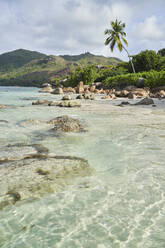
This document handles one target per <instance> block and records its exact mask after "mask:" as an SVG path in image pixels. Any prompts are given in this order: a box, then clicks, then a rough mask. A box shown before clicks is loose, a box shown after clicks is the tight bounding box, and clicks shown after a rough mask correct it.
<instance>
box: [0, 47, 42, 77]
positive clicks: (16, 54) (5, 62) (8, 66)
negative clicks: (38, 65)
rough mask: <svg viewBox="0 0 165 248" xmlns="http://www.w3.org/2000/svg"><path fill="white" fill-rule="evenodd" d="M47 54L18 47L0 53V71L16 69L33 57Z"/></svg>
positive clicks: (38, 57)
mask: <svg viewBox="0 0 165 248" xmlns="http://www.w3.org/2000/svg"><path fill="white" fill-rule="evenodd" d="M46 56H47V55H45V54H42V53H39V52H35V51H28V50H24V49H18V50H15V51H12V52H8V53H4V54H2V55H0V72H6V71H11V70H14V69H17V68H19V67H21V66H23V65H25V64H27V63H28V62H30V61H32V60H34V59H41V58H44V57H46Z"/></svg>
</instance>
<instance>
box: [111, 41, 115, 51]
mask: <svg viewBox="0 0 165 248" xmlns="http://www.w3.org/2000/svg"><path fill="white" fill-rule="evenodd" d="M115 44H116V40H115V39H114V40H112V42H111V44H110V49H111V51H112V52H113V49H114V47H115Z"/></svg>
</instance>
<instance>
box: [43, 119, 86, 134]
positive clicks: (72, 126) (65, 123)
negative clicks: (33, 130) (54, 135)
mask: <svg viewBox="0 0 165 248" xmlns="http://www.w3.org/2000/svg"><path fill="white" fill-rule="evenodd" d="M48 123H50V124H53V125H54V128H53V130H54V131H62V132H82V131H85V129H84V127H83V126H82V124H81V123H80V121H79V120H77V119H75V118H71V117H69V116H67V115H63V116H60V117H57V118H55V119H53V120H50V121H49V122H48Z"/></svg>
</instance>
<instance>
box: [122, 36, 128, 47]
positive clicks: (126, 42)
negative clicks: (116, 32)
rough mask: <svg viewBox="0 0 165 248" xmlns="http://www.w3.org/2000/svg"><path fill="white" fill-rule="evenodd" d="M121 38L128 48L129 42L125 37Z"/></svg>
mask: <svg viewBox="0 0 165 248" xmlns="http://www.w3.org/2000/svg"><path fill="white" fill-rule="evenodd" d="M121 38H122V40H123V41H124V43H125V44H126V45H127V46H128V41H127V40H126V39H125V38H124V37H123V36H121Z"/></svg>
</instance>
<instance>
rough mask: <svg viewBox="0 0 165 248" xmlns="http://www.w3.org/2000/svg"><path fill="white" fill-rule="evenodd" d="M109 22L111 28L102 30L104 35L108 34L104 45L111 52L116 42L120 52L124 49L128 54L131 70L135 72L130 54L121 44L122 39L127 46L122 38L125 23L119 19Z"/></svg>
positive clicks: (124, 34)
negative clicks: (108, 47)
mask: <svg viewBox="0 0 165 248" xmlns="http://www.w3.org/2000/svg"><path fill="white" fill-rule="evenodd" d="M110 24H111V27H112V29H106V30H105V32H104V34H105V35H109V36H108V37H107V39H106V40H105V45H106V46H107V45H109V46H110V49H111V51H112V52H113V49H114V47H115V45H116V44H117V46H118V48H119V51H120V52H121V51H122V50H123V49H124V50H125V51H126V53H127V55H128V58H129V61H130V63H131V66H132V70H133V72H134V73H135V68H134V65H133V62H132V59H131V56H130V54H129V52H128V50H127V49H126V48H125V46H123V44H122V41H123V42H124V44H125V45H126V46H128V42H127V40H126V39H125V38H124V36H126V33H125V32H124V28H125V23H122V22H121V21H118V20H117V19H116V20H115V22H114V21H111V22H110Z"/></svg>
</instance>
